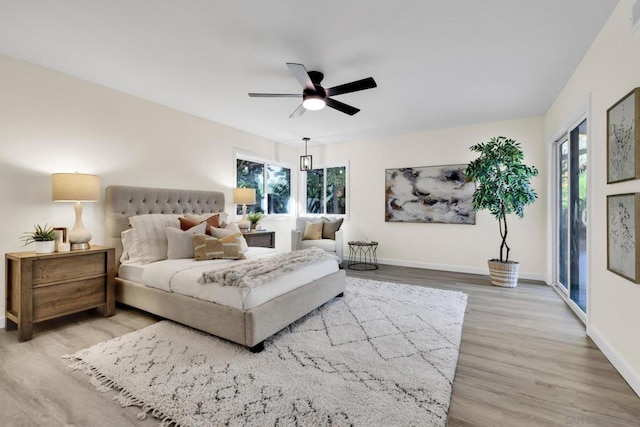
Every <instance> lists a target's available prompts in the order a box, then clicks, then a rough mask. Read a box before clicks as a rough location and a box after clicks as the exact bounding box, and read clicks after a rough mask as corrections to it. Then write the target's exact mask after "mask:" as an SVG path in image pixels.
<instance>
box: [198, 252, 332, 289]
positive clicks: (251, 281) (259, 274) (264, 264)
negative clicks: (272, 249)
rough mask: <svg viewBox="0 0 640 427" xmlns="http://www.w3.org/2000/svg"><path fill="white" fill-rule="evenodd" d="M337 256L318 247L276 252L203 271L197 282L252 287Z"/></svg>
mask: <svg viewBox="0 0 640 427" xmlns="http://www.w3.org/2000/svg"><path fill="white" fill-rule="evenodd" d="M326 259H335V260H336V261H338V257H336V256H335V255H332V254H330V253H328V252H326V251H323V250H322V249H319V248H308V249H303V250H300V251H293V252H287V253H282V254H276V255H273V256H270V257H265V258H258V259H252V260H248V261H246V262H243V263H241V264H237V265H234V266H233V267H231V268H228V269H225V270H222V271H220V270H212V271H205V272H204V273H202V276H201V277H200V278H199V279H198V283H202V284H204V283H218V284H220V285H223V286H237V287H240V288H254V287H256V286H259V285H263V284H265V283H268V282H270V281H272V280H273V279H275V278H276V277H279V276H282V275H283V274H285V273H288V272H291V271H294V270H297V269H299V268H302V267H304V266H306V265H309V264H313V263H316V262H318V261H323V260H326Z"/></svg>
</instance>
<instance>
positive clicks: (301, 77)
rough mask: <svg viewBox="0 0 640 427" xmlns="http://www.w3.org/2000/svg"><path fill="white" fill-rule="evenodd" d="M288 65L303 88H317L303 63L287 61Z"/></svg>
mask: <svg viewBox="0 0 640 427" xmlns="http://www.w3.org/2000/svg"><path fill="white" fill-rule="evenodd" d="M287 67H289V69H290V70H291V72H292V73H293V75H294V76H296V79H298V81H299V82H300V84H301V85H302V87H303V88H306V89H311V90H315V86H314V85H313V82H312V81H311V78H310V77H309V73H308V72H307V69H306V68H305V66H304V65H302V64H296V63H294V62H287Z"/></svg>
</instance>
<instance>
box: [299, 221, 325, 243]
mask: <svg viewBox="0 0 640 427" xmlns="http://www.w3.org/2000/svg"><path fill="white" fill-rule="evenodd" d="M320 239H322V222H308V223H307V225H306V226H305V227H304V234H303V235H302V240H320Z"/></svg>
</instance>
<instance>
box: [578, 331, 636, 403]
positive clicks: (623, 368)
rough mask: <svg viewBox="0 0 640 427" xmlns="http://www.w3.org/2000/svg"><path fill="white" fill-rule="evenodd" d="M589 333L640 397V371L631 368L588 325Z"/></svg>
mask: <svg viewBox="0 0 640 427" xmlns="http://www.w3.org/2000/svg"><path fill="white" fill-rule="evenodd" d="M587 335H589V337H590V338H591V339H592V340H593V342H594V343H596V345H597V346H598V348H599V349H600V351H602V353H604V355H605V356H606V358H607V359H609V362H611V364H612V365H613V367H614V368H616V370H617V371H618V372H619V373H620V375H622V378H624V380H625V381H626V382H627V384H629V386H630V387H631V388H632V389H633V391H634V392H635V393H636V394H637V395H638V396H639V397H640V373H639V372H635V371H634V370H633V369H631V366H629V364H628V363H627V362H626V361H625V360H624V359H623V358H622V357H620V355H619V354H618V352H617V351H615V350H614V349H613V348H612V347H611V346H610V345H609V343H608V342H607V340H606V339H604V338H603V337H602V335H600V334H599V333H598V331H596V330H595V329H593V328H591V327H587Z"/></svg>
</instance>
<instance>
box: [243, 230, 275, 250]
mask: <svg viewBox="0 0 640 427" xmlns="http://www.w3.org/2000/svg"><path fill="white" fill-rule="evenodd" d="M242 235H243V236H244V238H245V240H246V241H247V245H249V246H256V247H261V248H275V247H276V232H275V231H252V232H251V233H243V234H242Z"/></svg>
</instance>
